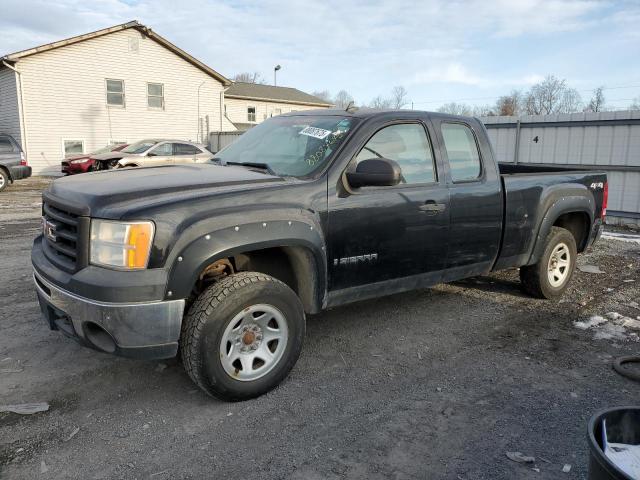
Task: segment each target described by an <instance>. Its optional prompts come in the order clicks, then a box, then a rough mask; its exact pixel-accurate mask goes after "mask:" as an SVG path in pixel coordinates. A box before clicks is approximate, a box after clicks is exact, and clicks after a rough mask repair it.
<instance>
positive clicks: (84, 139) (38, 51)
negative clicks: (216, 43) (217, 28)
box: [0, 21, 331, 175]
mask: <svg viewBox="0 0 640 480" xmlns="http://www.w3.org/2000/svg"><path fill="white" fill-rule="evenodd" d="M226 90H227V92H226V94H225V91H226ZM225 97H227V98H225ZM225 102H226V105H225ZM225 106H226V108H225ZM330 106H331V105H330V104H328V103H326V102H324V101H322V100H320V99H318V98H316V97H313V96H312V95H308V94H306V93H304V92H301V91H299V90H296V89H295V88H285V87H272V86H268V85H253V84H244V83H235V84H234V83H232V82H231V81H230V80H229V79H227V78H226V77H224V76H223V75H221V74H220V73H218V72H216V71H215V70H213V69H212V68H210V67H208V66H207V65H205V64H204V63H202V62H200V61H199V60H197V59H196V58H194V57H192V56H191V55H189V54H188V53H187V52H185V51H184V50H181V49H180V48H178V47H177V46H175V45H173V44H172V43H171V42H169V41H168V40H166V39H165V38H163V37H161V36H160V35H158V34H157V33H155V32H154V31H152V30H151V29H150V28H148V27H146V26H144V25H142V24H140V23H138V22H137V21H132V22H128V23H125V24H122V25H116V26H114V27H110V28H105V29H103V30H98V31H96V32H92V33H87V34H85V35H79V36H76V37H72V38H68V39H66V40H60V41H58V42H53V43H49V44H47V45H41V46H39V47H35V48H31V49H29V50H23V51H20V52H16V53H12V54H9V55H5V56H4V57H0V133H9V134H10V135H12V136H13V137H14V138H15V139H16V140H17V141H18V142H19V143H20V144H21V145H22V147H23V149H24V150H25V152H26V155H27V160H28V162H29V164H30V165H31V166H32V167H33V172H34V174H35V175H38V174H56V173H59V171H60V161H61V160H62V159H63V158H64V157H65V156H67V155H70V154H76V153H89V152H92V151H94V150H97V149H99V148H102V147H104V146H105V145H108V144H110V143H120V142H133V141H136V140H141V139H143V138H179V139H183V140H191V141H196V142H202V143H207V141H208V132H215V131H222V132H225V131H235V130H238V129H240V130H246V129H247V128H248V127H249V126H252V125H254V124H257V123H259V122H261V121H263V120H264V119H266V118H268V117H270V116H273V115H278V114H280V113H284V112H289V111H295V110H304V109H311V108H328V107H330ZM236 125H237V126H236Z"/></svg>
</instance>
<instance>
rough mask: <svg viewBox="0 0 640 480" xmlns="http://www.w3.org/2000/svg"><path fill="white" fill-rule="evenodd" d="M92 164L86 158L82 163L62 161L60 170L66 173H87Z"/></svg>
mask: <svg viewBox="0 0 640 480" xmlns="http://www.w3.org/2000/svg"><path fill="white" fill-rule="evenodd" d="M92 166H93V162H92V161H89V160H87V161H86V162H83V163H71V162H62V164H61V168H60V171H61V172H62V173H66V174H67V175H75V174H77V173H87V172H88V171H89V169H90V168H91V167H92Z"/></svg>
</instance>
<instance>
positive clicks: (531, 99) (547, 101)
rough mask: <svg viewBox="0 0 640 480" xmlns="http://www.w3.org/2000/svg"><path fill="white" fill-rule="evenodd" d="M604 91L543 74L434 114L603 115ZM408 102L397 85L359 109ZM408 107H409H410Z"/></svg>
mask: <svg viewBox="0 0 640 480" xmlns="http://www.w3.org/2000/svg"><path fill="white" fill-rule="evenodd" d="M234 81H238V82H249V83H263V84H264V83H266V82H265V81H264V78H263V77H262V76H261V75H260V74H259V73H257V72H245V73H241V74H238V75H236V76H235V77H234ZM604 90H605V87H604V86H601V87H598V88H596V89H594V90H593V92H592V94H591V96H590V98H589V99H588V100H587V101H586V102H585V101H583V99H582V97H581V96H580V93H579V92H578V91H577V90H576V89H575V88H572V87H570V86H569V85H568V84H567V81H566V80H565V79H559V78H557V77H555V76H554V75H547V76H546V77H545V78H544V80H542V81H541V82H538V83H536V84H535V85H532V86H531V88H529V89H528V90H526V91H523V90H517V89H515V90H512V91H511V92H510V93H508V94H507V95H502V96H500V97H499V98H498V99H497V100H496V102H495V104H486V105H469V104H467V103H461V102H449V103H446V104H444V105H442V106H441V107H440V108H438V109H437V111H438V112H442V113H450V114H453V115H465V116H475V117H488V116H494V115H504V116H516V115H550V114H558V113H576V112H603V111H606V110H611V108H610V107H609V106H607V103H606V98H605V95H604ZM312 95H314V96H315V97H318V98H321V99H322V100H324V101H326V102H329V103H332V104H334V105H335V106H336V108H343V109H344V108H347V107H348V106H349V105H355V100H354V98H353V96H352V95H351V94H350V93H349V92H347V91H346V90H340V91H339V92H338V93H336V94H335V95H332V94H331V93H330V92H329V91H328V90H316V91H314V92H312ZM410 103H411V102H410V101H409V100H408V92H407V90H406V89H405V88H404V87H403V86H402V85H398V86H396V87H393V89H392V90H391V92H390V94H389V95H388V96H384V95H378V96H376V97H375V98H373V99H372V100H371V101H370V102H369V103H368V104H364V105H362V106H366V107H370V108H377V109H401V108H405V107H406V106H408V105H409V104H410ZM411 106H412V107H413V104H411ZM628 109H629V110H640V97H637V98H636V99H635V100H633V101H632V103H631V104H630V105H629V107H628Z"/></svg>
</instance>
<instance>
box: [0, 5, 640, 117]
mask: <svg viewBox="0 0 640 480" xmlns="http://www.w3.org/2000/svg"><path fill="white" fill-rule="evenodd" d="M0 11H1V12H2V13H1V14H0V55H4V54H7V53H12V52H14V51H18V50H22V49H26V48H30V47H34V46H37V45H40V44H43V43H48V42H51V41H55V40H60V39H63V38H67V37H71V36H74V35H79V34H82V33H87V32H90V31H94V30H98V29H101V28H105V27H109V26H112V25H117V24H120V23H125V22H128V21H130V20H138V21H139V22H141V23H143V24H145V25H147V26H149V27H151V28H152V29H153V30H154V31H155V32H156V33H158V34H160V35H162V36H163V37H165V38H167V39H168V40H169V41H171V42H172V43H174V44H176V45H177V46H179V47H180V48H182V49H183V50H186V51H187V52H189V53H190V54H191V55H193V56H195V57H196V58H198V59H199V60H201V61H203V62H204V63H206V64H207V65H209V66H210V67H211V68H213V69H214V70H216V71H218V72H220V73H222V74H223V75H225V76H227V77H233V75H234V74H236V73H239V72H245V71H257V72H260V73H261V74H262V76H263V77H264V79H265V81H267V82H268V83H272V82H273V67H274V66H275V65H277V64H279V65H281V66H282V69H281V70H280V71H279V72H278V85H283V86H291V87H296V88H298V89H300V90H303V91H306V92H313V91H319V90H329V91H330V92H331V93H333V94H335V93H336V92H337V91H339V90H342V89H344V90H346V91H348V92H349V93H350V94H351V95H352V96H353V97H354V98H355V99H356V102H357V103H358V104H366V103H369V102H370V101H371V99H373V98H374V97H376V96H377V95H383V96H389V95H390V93H391V89H392V88H393V87H394V86H396V85H402V86H404V87H405V89H406V90H407V92H408V96H407V99H408V101H409V102H413V104H414V107H415V108H416V109H421V110H436V109H437V108H438V107H439V106H441V105H442V104H444V103H448V102H454V101H455V102H464V103H467V104H471V105H484V104H493V103H495V100H496V99H497V97H498V96H500V95H502V94H506V93H508V92H509V91H510V90H512V89H520V90H526V89H528V88H529V87H530V86H531V85H532V84H534V83H536V82H539V81H540V80H541V79H543V78H544V77H545V76H546V75H550V74H551V75H555V76H556V77H559V78H561V79H566V81H567V84H568V85H570V86H572V87H573V88H575V89H577V90H578V91H579V93H580V94H581V96H582V98H583V100H584V101H585V102H586V101H588V99H589V98H590V96H591V94H592V91H593V89H594V88H596V87H598V86H605V88H606V89H605V91H604V93H605V97H606V99H607V104H608V106H609V107H614V108H615V107H618V108H625V107H626V106H627V105H628V104H630V103H631V101H632V99H634V98H637V97H640V61H638V60H639V59H640V0H618V1H615V0H419V1H418V0H384V1H378V0H366V1H365V0H360V1H348V0H320V1H315V2H310V1H304V2H303V1H294V0H263V1H245V0H228V1H218V0H92V1H86V0H0Z"/></svg>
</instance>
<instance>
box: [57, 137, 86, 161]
mask: <svg viewBox="0 0 640 480" xmlns="http://www.w3.org/2000/svg"><path fill="white" fill-rule="evenodd" d="M62 148H63V150H64V151H63V155H64V156H65V157H68V156H69V155H78V154H80V153H84V140H63V141H62Z"/></svg>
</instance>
